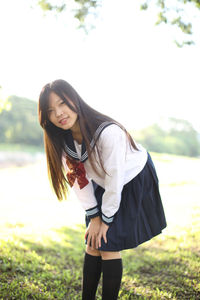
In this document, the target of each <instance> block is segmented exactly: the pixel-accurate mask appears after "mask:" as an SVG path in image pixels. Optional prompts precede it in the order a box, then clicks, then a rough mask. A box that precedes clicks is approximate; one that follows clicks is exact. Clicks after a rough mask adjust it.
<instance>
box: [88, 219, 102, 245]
mask: <svg viewBox="0 0 200 300" xmlns="http://www.w3.org/2000/svg"><path fill="white" fill-rule="evenodd" d="M101 224H102V221H101V218H100V217H95V218H92V219H91V221H90V224H89V226H88V229H87V231H86V233H85V239H86V238H87V245H88V246H89V247H91V248H92V249H95V246H96V239H97V236H98V234H99V231H100V228H101Z"/></svg>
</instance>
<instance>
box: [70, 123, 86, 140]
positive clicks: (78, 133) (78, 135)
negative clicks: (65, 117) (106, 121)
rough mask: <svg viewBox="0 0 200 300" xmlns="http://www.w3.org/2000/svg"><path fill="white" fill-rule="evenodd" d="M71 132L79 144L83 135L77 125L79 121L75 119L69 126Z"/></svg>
mask: <svg viewBox="0 0 200 300" xmlns="http://www.w3.org/2000/svg"><path fill="white" fill-rule="evenodd" d="M70 130H71V132H72V136H73V138H74V140H76V141H77V142H78V143H79V144H80V143H82V140H83V137H82V134H81V129H80V125H79V121H78V120H77V121H76V123H75V124H74V125H73V126H72V127H71V128H70Z"/></svg>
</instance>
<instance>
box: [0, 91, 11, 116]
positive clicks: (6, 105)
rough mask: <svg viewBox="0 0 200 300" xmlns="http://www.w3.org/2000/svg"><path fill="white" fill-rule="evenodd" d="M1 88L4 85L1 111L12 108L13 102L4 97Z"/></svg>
mask: <svg viewBox="0 0 200 300" xmlns="http://www.w3.org/2000/svg"><path fill="white" fill-rule="evenodd" d="M1 89H2V87H1V86H0V113H1V112H2V111H3V109H5V110H10V108H11V104H10V103H9V102H8V99H4V97H3V96H2V93H1V92H2V90H1Z"/></svg>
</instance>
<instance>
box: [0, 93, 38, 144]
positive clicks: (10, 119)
mask: <svg viewBox="0 0 200 300" xmlns="http://www.w3.org/2000/svg"><path fill="white" fill-rule="evenodd" d="M8 101H9V103H10V105H11V109H10V110H9V111H6V110H3V111H2V113H1V117H0V127H1V130H0V143H10V144H16V143H18V144H25V145H37V146H42V144H43V133H42V129H41V128H40V126H39V123H38V117H37V103H36V102H34V101H31V100H28V99H25V98H19V97H16V96H11V97H9V98H8Z"/></svg>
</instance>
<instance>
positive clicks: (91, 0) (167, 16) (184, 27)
mask: <svg viewBox="0 0 200 300" xmlns="http://www.w3.org/2000/svg"><path fill="white" fill-rule="evenodd" d="M103 1H105V0H73V3H74V4H75V5H76V6H75V9H73V13H74V17H75V18H76V19H78V21H79V25H80V26H79V27H82V28H84V29H86V28H87V25H88V24H87V17H88V15H90V14H93V15H98V8H99V7H101V5H102V3H103ZM139 2H140V3H141V5H140V7H141V10H147V9H149V8H150V6H154V7H157V9H158V16H157V21H156V25H159V24H161V23H164V24H168V25H173V26H176V27H177V28H179V29H180V30H181V31H182V32H183V33H184V34H185V35H190V36H191V35H192V27H193V26H192V25H193V22H194V19H193V17H194V15H193V14H194V12H195V13H197V15H199V12H200V0H173V1H170V0H138V3H139ZM53 3H55V1H53V0H37V4H38V5H39V6H40V7H41V9H42V10H43V11H45V12H47V11H55V12H56V13H61V12H63V11H65V10H66V9H68V7H69V2H68V1H67V0H57V1H56V5H54V4H53ZM193 43H194V41H193V40H191V39H190V40H184V41H182V42H178V41H176V44H177V46H179V47H182V46H183V45H185V44H187V45H191V44H193Z"/></svg>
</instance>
